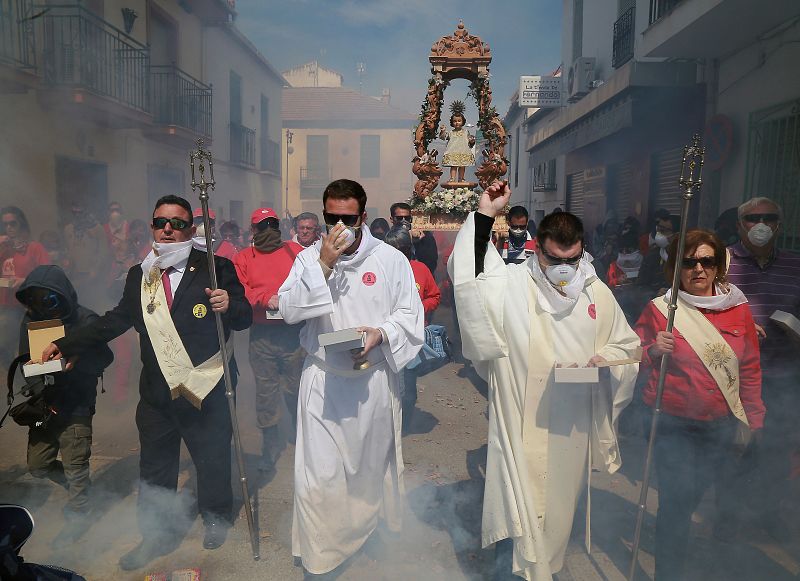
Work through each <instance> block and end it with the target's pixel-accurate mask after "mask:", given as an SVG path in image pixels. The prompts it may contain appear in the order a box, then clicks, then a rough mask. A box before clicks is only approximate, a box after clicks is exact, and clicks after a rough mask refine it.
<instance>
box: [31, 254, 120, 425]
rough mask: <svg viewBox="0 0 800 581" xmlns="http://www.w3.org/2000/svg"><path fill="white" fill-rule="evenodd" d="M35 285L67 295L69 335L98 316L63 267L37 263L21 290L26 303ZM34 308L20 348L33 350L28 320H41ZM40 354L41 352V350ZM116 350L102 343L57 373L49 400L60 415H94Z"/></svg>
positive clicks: (64, 296)
mask: <svg viewBox="0 0 800 581" xmlns="http://www.w3.org/2000/svg"><path fill="white" fill-rule="evenodd" d="M32 288H45V289H47V290H50V291H53V292H55V293H57V294H58V295H60V296H61V298H62V299H64V302H65V303H66V304H67V305H68V313H67V314H66V315H65V316H64V317H63V318H62V322H63V323H64V330H65V332H66V334H67V335H69V333H70V330H71V329H77V328H79V327H83V326H84V325H88V324H89V323H91V322H92V321H94V320H95V319H97V318H98V315H97V314H96V313H95V312H94V311H91V310H89V309H87V308H86V307H82V306H81V305H79V304H78V293H76V292H75V288H74V287H73V286H72V283H71V282H70V281H69V279H68V278H67V275H66V274H64V271H63V270H61V268H60V267H58V266H54V265H47V266H37V267H36V268H35V269H33V271H32V272H31V273H30V274H29V275H28V277H27V278H26V279H25V281H24V282H23V283H22V285H20V287H19V290H17V293H16V295H17V300H18V301H19V302H21V303H23V304H24V302H23V301H24V298H25V292H26V291H27V290H28V289H32ZM31 315H32V314H31V312H30V310H28V311H26V313H25V317H24V318H23V320H22V324H21V325H20V338H19V352H20V353H27V352H28V351H30V348H29V346H28V323H29V322H31V321H36V320H39V319H38V318H32V316H31ZM36 355H41V353H37V354H36ZM113 360H114V354H113V353H112V352H111V349H109V348H108V345H105V344H103V345H98V346H97V348H96V349H95V350H94V352H93V353H92V355H91V356H84V357H80V358H79V359H78V361H77V363H76V364H75V367H74V368H73V369H72V370H70V371H65V372H63V373H55V374H53V377H54V378H55V386H54V389H52V390H50V392H51V394H52V395H51V397H50V399H49V403H50V404H51V405H52V406H53V407H54V408H55V409H56V411H57V412H58V415H59V416H60V417H62V418H66V417H68V416H71V415H75V416H90V415H92V414H94V411H95V410H94V406H95V400H96V399H97V378H98V377H100V376H101V375H102V374H103V370H104V369H105V368H106V367H108V366H109V365H111V362H112V361H113Z"/></svg>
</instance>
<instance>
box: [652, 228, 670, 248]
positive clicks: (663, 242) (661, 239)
mask: <svg viewBox="0 0 800 581" xmlns="http://www.w3.org/2000/svg"><path fill="white" fill-rule="evenodd" d="M653 241H654V242H655V243H656V246H658V247H659V248H666V247H667V246H669V238H667V236H665V235H664V234H663V233H661V232H656V235H655V238H653Z"/></svg>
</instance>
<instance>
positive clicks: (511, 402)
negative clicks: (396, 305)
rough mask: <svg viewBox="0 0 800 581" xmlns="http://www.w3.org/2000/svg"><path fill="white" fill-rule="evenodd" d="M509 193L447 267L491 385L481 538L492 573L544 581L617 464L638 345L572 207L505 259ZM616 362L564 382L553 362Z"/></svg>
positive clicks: (463, 233)
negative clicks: (600, 479) (488, 547)
mask: <svg viewBox="0 0 800 581" xmlns="http://www.w3.org/2000/svg"><path fill="white" fill-rule="evenodd" d="M510 198H511V190H510V189H509V187H508V185H507V183H500V182H495V183H494V184H492V185H491V186H490V187H489V188H487V190H486V191H485V192H483V194H482V195H481V198H480V200H479V205H478V211H477V212H474V213H471V214H470V215H469V216H468V217H467V220H466V222H465V223H464V225H463V226H462V227H461V230H460V231H459V233H458V236H457V238H456V242H455V246H454V249H453V253H452V255H451V256H450V260H449V262H448V271H449V273H450V277H451V279H452V280H453V288H454V289H455V300H456V309H457V313H458V320H459V324H460V327H461V337H462V339H463V351H464V357H466V358H467V359H470V360H472V362H473V363H474V364H475V368H476V369H478V370H480V373H481V374H482V376H483V377H484V378H485V379H487V380H488V381H489V384H490V385H492V386H493V388H492V389H491V390H490V399H489V417H490V422H489V441H490V442H493V445H491V446H490V447H489V455H488V457H487V463H486V488H485V492H484V509H483V514H484V520H483V525H482V527H483V531H482V536H483V538H492V539H497V540H498V542H497V543H496V545H495V577H494V578H495V579H512V578H516V577H514V575H519V576H524V577H525V578H528V579H532V578H536V579H539V578H542V579H543V578H545V577H546V578H550V576H552V575H553V574H554V573H557V572H558V571H559V570H560V569H561V568H562V566H563V563H564V554H565V551H566V548H567V544H568V542H569V538H570V531H571V530H572V522H573V518H574V512H575V507H576V506H577V505H578V500H579V499H580V497H581V495H582V494H583V493H585V491H586V486H587V485H586V478H587V473H588V471H590V470H592V469H603V470H606V471H608V472H614V471H615V470H617V469H618V468H619V466H620V457H619V447H618V445H617V436H616V433H615V428H614V425H615V422H616V418H617V415H618V414H619V412H620V411H621V410H622V408H624V407H625V406H626V405H627V404H628V402H629V401H630V400H631V397H632V395H633V387H634V382H635V379H636V373H637V367H638V366H637V365H636V364H635V363H633V362H632V361H633V360H634V359H635V358H636V357H637V352H638V349H639V345H640V341H639V338H638V336H637V335H636V333H634V332H633V330H632V329H631V328H630V326H629V325H628V323H627V321H626V320H625V315H624V314H623V313H622V310H621V309H620V307H619V305H618V304H617V302H616V300H615V299H614V296H613V294H612V293H611V291H610V289H609V288H608V287H607V286H606V285H605V284H603V282H602V281H600V280H599V279H598V278H597V274H596V273H595V271H594V268H593V267H592V265H591V262H590V257H589V256H588V255H587V254H586V253H585V252H584V231H583V224H582V223H581V220H580V219H579V218H578V217H577V216H575V215H574V214H571V213H569V212H559V213H554V214H550V215H549V216H546V217H545V218H544V219H543V220H542V221H541V223H540V224H539V225H538V228H537V231H536V238H537V243H538V244H537V250H536V254H535V255H534V256H531V257H530V258H528V259H527V260H526V261H525V262H523V263H521V264H508V265H507V264H505V263H504V261H503V259H502V258H501V256H500V254H499V253H498V252H497V249H496V248H495V246H494V245H493V244H491V242H490V239H491V231H492V228H493V225H494V220H495V216H496V215H497V214H498V213H500V212H502V211H503V208H505V206H506V205H507V204H508V201H509V199H510ZM611 361H616V362H619V363H620V364H619V365H615V366H614V367H608V368H606V369H601V370H599V371H600V372H604V373H602V374H601V373H598V374H597V377H598V378H599V380H600V382H601V385H598V382H597V380H594V381H593V378H592V377H591V376H592V375H594V373H593V372H594V370H588V369H582V370H576V374H579V376H578V377H577V378H575V377H574V376H573V380H572V381H571V382H569V383H562V382H559V383H556V380H555V374H556V369H555V368H556V367H584V368H593V367H602V366H603V365H604V363H606V362H611ZM623 362H624V363H623ZM567 379H569V378H567ZM612 410H613V412H612ZM590 450H591V454H590ZM587 458H591V465H587ZM541 517H544V518H543V519H542V518H541ZM514 565H517V566H518V567H514ZM512 568H513V571H512ZM512 573H513V574H512Z"/></svg>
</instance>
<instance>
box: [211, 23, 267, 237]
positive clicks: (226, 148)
mask: <svg viewBox="0 0 800 581" xmlns="http://www.w3.org/2000/svg"><path fill="white" fill-rule="evenodd" d="M204 33H205V39H204V51H205V54H204V57H205V58H204V63H205V66H206V70H205V71H204V75H203V80H204V82H206V83H211V84H212V85H213V89H214V96H213V99H214V107H213V115H212V125H213V145H212V148H211V149H212V152H213V153H214V157H215V158H216V159H218V160H219V161H217V162H215V166H214V169H215V174H216V176H215V177H216V178H217V182H219V184H220V185H219V186H218V187H217V190H216V192H215V193H216V194H217V198H216V200H215V201H214V202H213V203H212V205H213V206H214V207H215V208H218V207H223V208H229V204H230V201H231V200H240V201H242V202H243V204H244V214H245V218H247V216H249V214H250V212H251V211H252V210H253V209H254V208H256V207H258V206H260V205H261V203H262V202H267V203H270V204H273V205H274V204H276V203H279V202H280V199H281V198H280V189H281V181H280V180H281V176H280V173H278V174H277V175H272V174H265V173H261V172H260V169H261V143H260V141H261V137H262V135H261V122H260V118H261V95H262V94H263V95H265V96H266V97H267V98H268V99H269V120H268V126H269V127H268V128H269V138H270V139H271V140H272V141H275V142H276V143H278V144H279V145H280V143H281V94H282V87H283V79H282V78H280V77H279V76H277V75H274V74H271V73H270V72H269V71H268V70H267V69H265V67H264V65H263V64H262V63H261V61H260V60H259V59H258V58H257V57H256V55H254V54H253V53H252V52H251V51H249V50H248V49H247V48H246V47H245V46H243V45H242V44H241V43H240V42H239V41H238V40H237V39H236V38H234V37H233V36H232V34H231V33H230V32H228V31H226V30H225V29H224V28H221V27H216V26H210V27H205V28H204ZM231 70H232V71H233V72H235V73H236V74H238V75H239V76H240V77H241V78H242V125H244V126H245V127H248V128H250V129H255V131H256V168H255V169H244V168H240V167H238V166H231V165H229V164H227V162H228V161H230V159H231V155H230V73H231ZM281 167H282V166H281ZM280 169H281V168H279V172H280ZM220 178H222V179H220ZM224 217H225V218H226V219H227V218H228V217H229V216H228V214H227V212H226V214H225V216H224ZM240 226H242V224H240Z"/></svg>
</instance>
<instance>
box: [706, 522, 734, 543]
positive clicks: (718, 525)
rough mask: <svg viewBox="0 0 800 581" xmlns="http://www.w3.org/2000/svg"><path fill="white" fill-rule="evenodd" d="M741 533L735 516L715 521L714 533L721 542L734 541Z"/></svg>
mask: <svg viewBox="0 0 800 581" xmlns="http://www.w3.org/2000/svg"><path fill="white" fill-rule="evenodd" d="M738 533H739V526H738V523H737V521H736V520H735V519H733V518H722V519H718V520H717V522H715V523H714V529H713V533H712V534H713V535H714V538H715V539H716V540H717V541H719V542H720V543H732V542H734V541H735V540H736V536H737V535H738Z"/></svg>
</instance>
